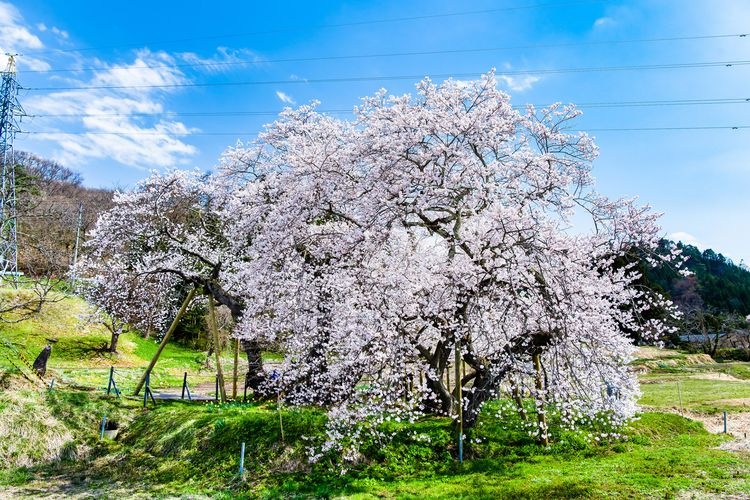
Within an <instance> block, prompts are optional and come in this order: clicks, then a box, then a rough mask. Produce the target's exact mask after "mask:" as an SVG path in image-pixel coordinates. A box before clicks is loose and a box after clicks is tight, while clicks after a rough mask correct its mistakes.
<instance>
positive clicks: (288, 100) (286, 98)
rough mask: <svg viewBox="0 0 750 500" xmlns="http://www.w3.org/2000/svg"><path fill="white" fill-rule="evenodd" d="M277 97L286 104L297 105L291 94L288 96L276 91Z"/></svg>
mask: <svg viewBox="0 0 750 500" xmlns="http://www.w3.org/2000/svg"><path fill="white" fill-rule="evenodd" d="M276 97H277V98H278V99H279V101H281V102H283V103H284V104H297V103H296V102H295V101H294V99H292V97H291V96H290V95H289V94H286V93H284V92H282V91H280V90H277V91H276Z"/></svg>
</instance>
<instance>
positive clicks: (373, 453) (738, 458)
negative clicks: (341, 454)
mask: <svg viewBox="0 0 750 500" xmlns="http://www.w3.org/2000/svg"><path fill="white" fill-rule="evenodd" d="M85 313H86V305H85V303H84V302H82V301H81V300H79V299H76V298H66V299H65V300H63V301H61V302H57V303H50V304H48V305H46V306H45V308H44V309H43V310H42V312H41V313H40V314H38V315H37V316H35V317H33V318H32V319H30V320H27V321H26V322H23V323H18V324H13V325H0V335H2V339H4V340H6V341H11V342H12V343H14V344H15V345H16V346H17V348H18V349H19V350H20V351H22V353H23V354H24V355H25V356H26V357H28V358H30V359H31V360H33V358H34V357H35V356H36V354H37V353H38V352H39V351H40V350H41V349H42V347H43V346H44V345H45V344H46V340H45V339H46V338H57V339H58V342H57V343H56V344H55V345H54V347H53V352H52V357H51V358H50V362H49V365H48V366H49V372H48V377H47V379H48V380H49V379H51V378H55V379H56V380H57V382H58V383H57V385H56V387H55V390H53V391H51V392H50V391H47V390H45V389H44V388H42V387H40V386H39V384H36V385H34V384H33V383H28V382H25V381H24V380H23V379H21V378H19V377H18V376H16V375H13V374H12V372H13V370H12V369H9V366H10V365H9V363H8V360H7V359H6V358H4V357H3V356H1V355H0V484H1V485H4V488H5V491H4V493H7V494H8V495H10V496H21V495H29V496H35V495H49V494H52V495H61V496H67V495H75V494H80V495H82V496H84V495H89V494H94V495H101V496H109V497H132V496H133V495H136V494H141V495H143V496H144V497H151V496H155V495H171V494H177V495H181V494H188V495H189V494H210V495H216V496H221V495H228V496H249V497H257V496H261V497H263V496H265V497H280V496H296V495H299V496H323V497H325V496H339V495H343V496H350V497H353V498H374V497H386V498H387V497H404V498H424V497H428V498H429V497H431V498H445V497H457V498H461V497H465V498H481V497H485V498H498V497H516V498H540V497H644V496H647V497H656V496H659V497H664V496H667V497H669V496H673V495H678V494H685V495H692V494H698V495H700V494H708V495H716V496H722V495H739V496H748V495H750V481H748V479H750V458H748V456H747V454H745V453H730V452H727V451H723V450H720V449H717V446H718V445H719V444H721V443H722V441H724V440H726V439H728V438H726V437H724V436H718V435H712V434H709V433H707V432H706V431H705V430H704V428H703V427H702V426H701V424H699V423H697V422H695V421H692V420H688V419H684V418H682V417H680V416H678V415H674V414H662V413H645V414H644V415H643V416H642V418H641V419H640V420H639V421H636V422H634V423H633V424H632V425H631V426H630V428H629V429H628V430H627V436H628V439H627V440H625V441H622V442H613V443H602V444H600V443H596V442H595V441H587V440H584V439H582V438H581V436H578V435H574V434H565V435H558V439H557V442H556V444H554V445H553V446H551V447H549V448H541V447H539V446H537V445H536V444H535V443H534V440H533V438H531V437H530V436H529V435H528V434H527V433H525V432H524V431H522V430H520V429H519V427H518V426H516V425H515V424H516V423H517V422H513V421H512V418H511V417H503V418H502V419H501V418H500V417H497V416H496V415H495V413H494V411H493V408H492V407H491V406H490V408H488V411H486V412H485V414H484V415H483V417H482V419H481V421H480V422H481V425H480V426H478V427H477V428H476V429H475V430H474V431H473V432H472V435H471V436H469V437H470V441H469V442H468V443H467V447H466V457H467V459H468V460H467V461H466V463H465V464H464V465H463V466H459V465H457V464H456V461H455V442H454V432H453V429H452V423H451V421H449V420H447V419H426V420H425V421H422V422H419V423H416V424H412V425H406V424H391V425H392V426H394V427H393V429H392V430H398V429H400V432H398V433H397V434H396V436H395V438H394V440H393V441H392V442H388V443H380V442H374V441H373V442H368V443H365V445H364V446H363V447H362V449H361V455H360V456H359V458H358V460H356V461H355V463H353V464H346V465H345V467H346V468H347V469H348V472H347V474H343V475H342V474H341V469H342V467H343V465H342V464H341V463H339V462H336V459H335V457H334V455H330V456H325V457H324V458H323V459H322V460H320V461H319V462H318V463H316V464H310V463H309V462H308V460H307V450H306V449H307V447H308V446H310V445H311V443H313V442H314V441H315V440H316V439H318V440H319V439H320V438H321V437H322V435H323V432H324V431H323V426H324V422H325V418H324V416H323V415H322V413H321V412H319V411H317V410H312V409H301V410H291V409H284V410H283V411H282V412H281V421H282V422H283V428H284V435H283V439H282V433H281V423H280V421H279V412H278V411H277V410H276V408H275V407H274V406H273V405H256V404H248V405H241V404H226V405H216V404H195V403H194V404H187V403H181V402H179V401H177V402H159V404H158V406H157V407H156V408H149V409H147V410H144V409H143V408H141V402H140V401H138V400H132V399H126V398H122V399H115V398H114V397H109V398H108V397H106V396H104V393H103V390H102V389H103V388H104V387H105V386H106V382H107V372H108V370H109V367H110V366H113V365H114V366H115V367H116V368H117V370H118V373H117V381H118V384H119V385H120V388H121V389H123V390H125V392H126V393H127V391H128V390H129V389H130V388H132V385H133V384H134V383H135V380H137V378H138V377H139V376H140V374H141V373H142V371H143V368H144V367H145V366H146V364H147V362H148V360H149V359H150V358H151V356H152V355H153V353H154V352H155V350H156V342H154V341H153V340H144V339H142V338H140V337H138V336H136V335H134V334H125V335H123V336H122V338H121V340H120V352H119V353H118V354H117V355H112V354H109V353H107V352H105V351H104V350H103V349H102V348H103V346H104V345H105V344H106V343H107V342H108V340H109V333H108V332H107V331H106V329H104V328H103V327H101V326H93V325H84V324H82V323H80V321H79V319H78V317H79V316H82V315H84V314H85ZM204 356H205V355H204V354H201V353H198V352H196V351H193V350H190V349H188V348H185V347H181V346H180V345H178V344H170V345H169V346H168V347H167V349H166V350H165V351H164V353H163V355H162V359H161V360H160V362H159V364H158V365H157V369H156V371H155V374H154V378H153V385H154V386H155V387H159V386H162V387H164V386H171V387H176V386H179V385H180V383H181V380H182V373H183V372H185V371H188V372H189V377H190V378H191V382H193V383H195V382H194V381H195V380H200V379H199V377H204V379H203V380H207V381H212V380H213V372H212V371H209V372H208V373H207V371H206V370H203V371H202V370H201V368H202V366H203V363H204V361H205V357H204ZM644 357H645V358H647V359H642V360H639V361H638V362H637V363H636V365H637V366H638V365H641V367H642V368H643V369H644V373H642V375H641V379H642V381H643V382H644V385H643V386H642V390H643V393H644V396H643V400H642V403H643V404H645V405H648V407H649V408H650V409H652V410H667V411H674V410H675V409H677V408H678V406H679V398H680V396H681V398H682V406H683V408H685V409H687V410H690V411H693V412H697V411H703V412H719V411H721V410H722V409H730V410H734V411H737V410H739V409H741V408H742V404H741V401H742V400H743V398H746V397H750V380H747V379H748V376H750V365H748V364H747V363H731V364H716V363H711V362H710V360H707V359H705V357H701V356H697V357H696V356H692V355H687V354H684V353H679V352H676V351H655V350H645V351H644ZM229 359H230V358H229V357H228V356H227V357H225V360H226V361H229ZM228 366H229V363H228V362H227V364H226V365H225V369H226V367H228ZM243 371H244V367H243ZM678 383H679V385H678ZM86 387H88V388H89V389H88V390H86V389H85V388H86ZM678 387H679V393H678ZM105 414H106V415H107V416H108V419H109V420H115V421H117V423H118V424H119V426H120V428H121V431H120V435H119V436H118V437H117V439H116V440H115V441H106V440H105V441H101V442H100V441H99V432H98V428H99V423H100V419H101V417H102V415H105ZM508 418H511V420H508ZM303 436H304V437H309V438H313V441H309V440H306V439H303ZM476 440H479V442H477V441H476ZM243 441H244V442H245V443H246V444H247V454H246V464H245V465H246V471H247V472H246V474H245V477H244V478H242V479H240V478H239V477H238V474H237V467H238V458H239V448H240V443H241V442H243ZM139 492H140V493H139Z"/></svg>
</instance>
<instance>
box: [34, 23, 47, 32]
mask: <svg viewBox="0 0 750 500" xmlns="http://www.w3.org/2000/svg"><path fill="white" fill-rule="evenodd" d="M36 29H38V30H39V31H41V32H42V33H43V32H45V31H47V25H46V24H44V23H37V25H36Z"/></svg>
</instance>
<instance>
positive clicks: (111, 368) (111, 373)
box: [107, 366, 115, 396]
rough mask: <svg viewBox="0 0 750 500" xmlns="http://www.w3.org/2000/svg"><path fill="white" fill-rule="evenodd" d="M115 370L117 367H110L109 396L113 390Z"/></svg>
mask: <svg viewBox="0 0 750 500" xmlns="http://www.w3.org/2000/svg"><path fill="white" fill-rule="evenodd" d="M114 371H115V367H114V366H110V367H109V382H107V396H109V393H110V391H111V390H112V380H113V375H114Z"/></svg>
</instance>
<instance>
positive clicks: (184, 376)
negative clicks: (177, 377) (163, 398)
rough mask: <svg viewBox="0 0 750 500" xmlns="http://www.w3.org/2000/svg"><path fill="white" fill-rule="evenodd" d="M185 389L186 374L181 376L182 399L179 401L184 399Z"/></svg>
mask: <svg viewBox="0 0 750 500" xmlns="http://www.w3.org/2000/svg"><path fill="white" fill-rule="evenodd" d="M185 387H187V372H185V375H183V376H182V397H180V399H185Z"/></svg>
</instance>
